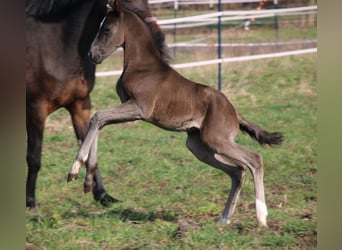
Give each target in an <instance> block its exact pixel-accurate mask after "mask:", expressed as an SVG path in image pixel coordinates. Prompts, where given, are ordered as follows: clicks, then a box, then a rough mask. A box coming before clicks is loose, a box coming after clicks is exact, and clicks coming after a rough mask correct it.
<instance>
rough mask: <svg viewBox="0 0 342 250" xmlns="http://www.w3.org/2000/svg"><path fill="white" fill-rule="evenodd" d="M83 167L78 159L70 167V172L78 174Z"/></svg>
mask: <svg viewBox="0 0 342 250" xmlns="http://www.w3.org/2000/svg"><path fill="white" fill-rule="evenodd" d="M81 167H82V163H81V162H80V161H78V160H76V161H75V162H74V164H73V165H72V167H71V169H70V174H72V175H78V174H79V170H80V168H81Z"/></svg>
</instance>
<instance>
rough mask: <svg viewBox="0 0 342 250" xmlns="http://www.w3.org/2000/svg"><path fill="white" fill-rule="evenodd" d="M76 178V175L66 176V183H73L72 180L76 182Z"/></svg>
mask: <svg viewBox="0 0 342 250" xmlns="http://www.w3.org/2000/svg"><path fill="white" fill-rule="evenodd" d="M77 178H78V174H70V173H69V174H68V179H67V181H68V182H69V181H74V180H76V179H77Z"/></svg>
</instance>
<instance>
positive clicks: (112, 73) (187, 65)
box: [96, 48, 317, 77]
mask: <svg viewBox="0 0 342 250" xmlns="http://www.w3.org/2000/svg"><path fill="white" fill-rule="evenodd" d="M308 53H317V48H311V49H302V50H293V51H284V52H277V53H268V54H262V55H250V56H240V57H229V58H222V59H213V60H206V61H199V62H190V63H182V64H174V65H171V66H172V67H173V68H175V69H184V68H190V67H199V66H205V65H212V64H218V63H230V62H242V61H250V60H259V59H267V58H275V57H283V56H291V55H302V54H308ZM121 73H122V70H113V71H106V72H96V76H97V77H104V76H117V75H121Z"/></svg>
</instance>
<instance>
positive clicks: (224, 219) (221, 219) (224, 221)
mask: <svg viewBox="0 0 342 250" xmlns="http://www.w3.org/2000/svg"><path fill="white" fill-rule="evenodd" d="M216 224H217V225H227V224H230V220H228V219H227V218H225V217H221V218H220V219H219V220H218V221H217V222H216Z"/></svg>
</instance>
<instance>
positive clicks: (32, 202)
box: [26, 198, 36, 212]
mask: <svg viewBox="0 0 342 250" xmlns="http://www.w3.org/2000/svg"><path fill="white" fill-rule="evenodd" d="M26 209H27V210H29V211H33V212H35V211H36V202H35V200H34V199H32V198H27V200H26Z"/></svg>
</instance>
